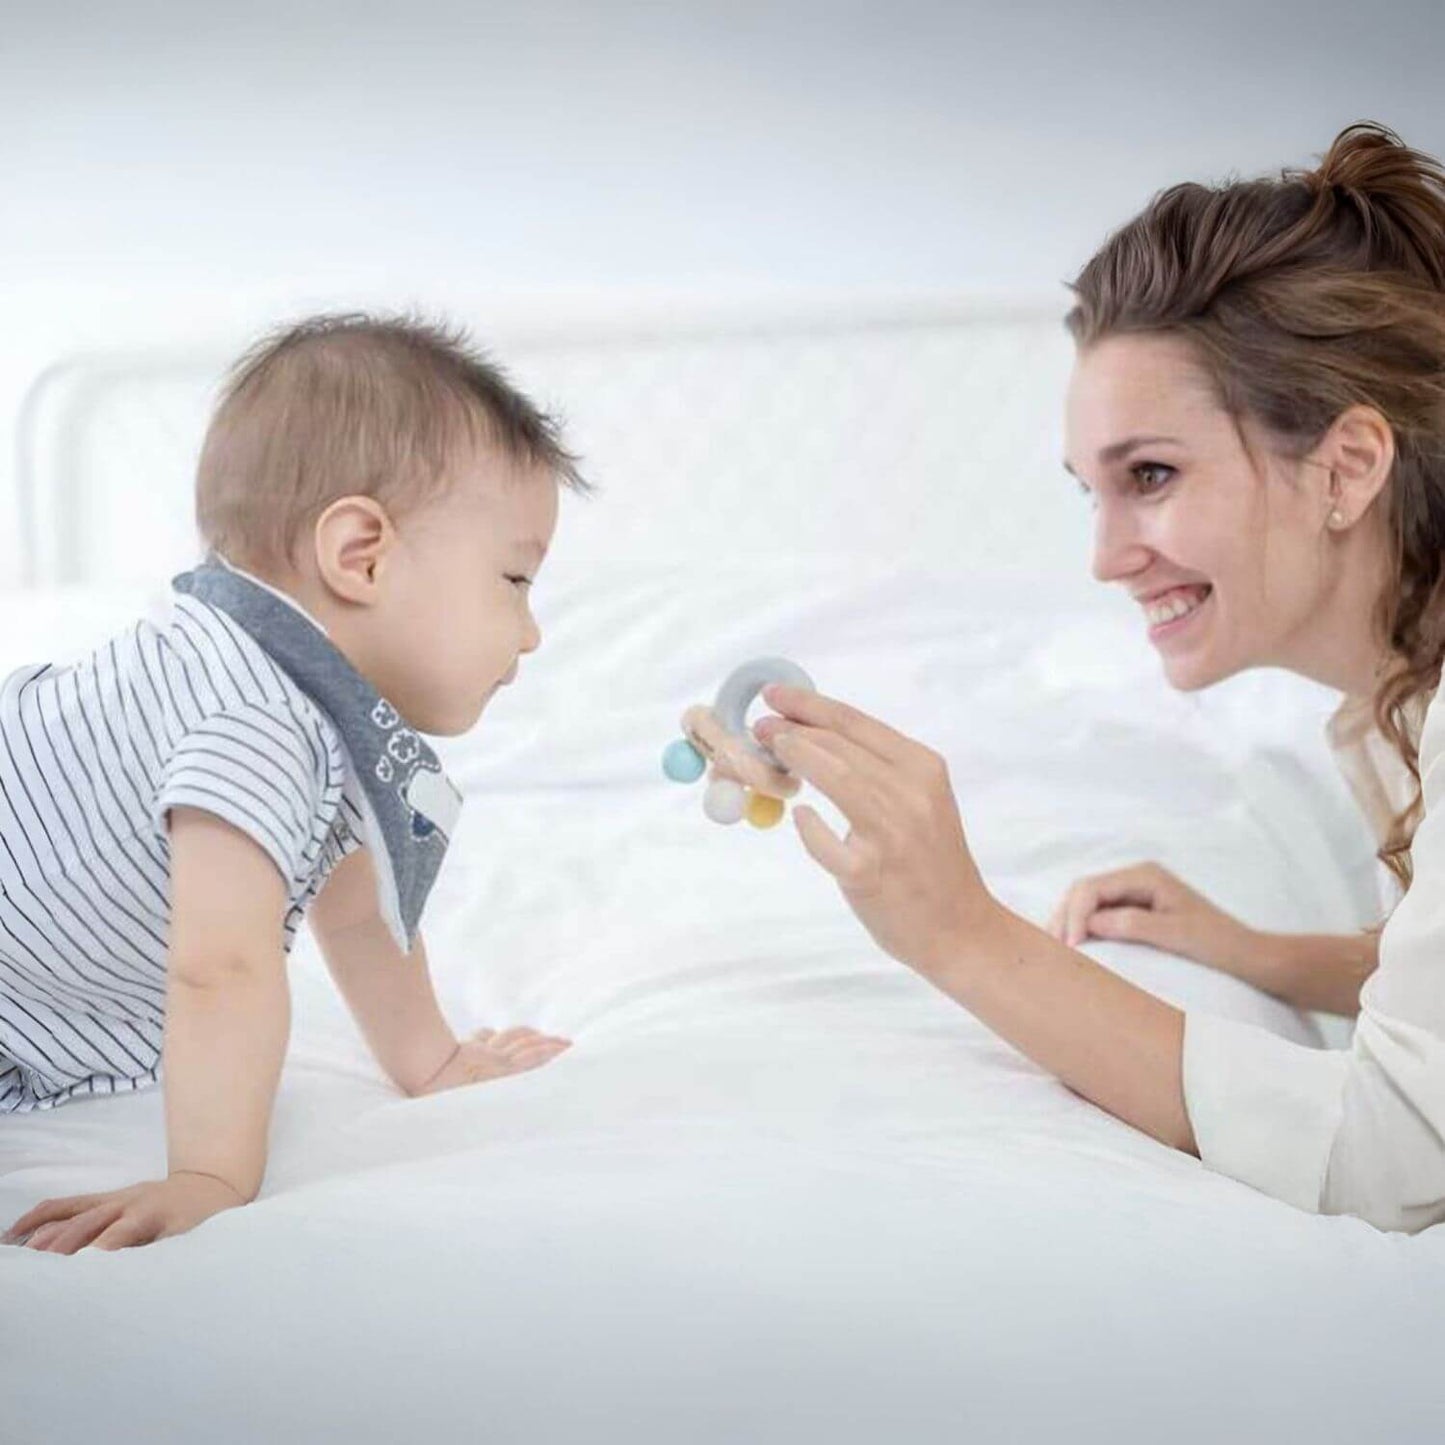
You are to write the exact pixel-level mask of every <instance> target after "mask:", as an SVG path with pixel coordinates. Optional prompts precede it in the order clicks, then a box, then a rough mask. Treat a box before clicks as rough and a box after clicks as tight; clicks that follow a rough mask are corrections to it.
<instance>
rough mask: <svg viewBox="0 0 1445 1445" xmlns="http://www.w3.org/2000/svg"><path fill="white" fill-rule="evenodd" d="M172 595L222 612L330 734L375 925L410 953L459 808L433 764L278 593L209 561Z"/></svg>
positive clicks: (182, 579) (427, 751)
mask: <svg viewBox="0 0 1445 1445" xmlns="http://www.w3.org/2000/svg"><path fill="white" fill-rule="evenodd" d="M171 585H172V586H173V587H174V588H175V589H176V591H177V592H184V593H187V594H188V595H189V596H191V597H194V598H195V599H196V600H197V601H198V602H204V603H205V604H206V605H207V606H208V607H214V608H215V609H216V610H217V611H218V612H224V613H225V614H226V616H227V617H229V618H230V619H231V620H232V621H233V622H234V623H235V624H236V625H237V626H238V627H240V628H241V630H242V631H244V632H245V633H247V634H248V635H249V636H250V637H251V639H252V640H253V641H254V642H255V643H256V645H257V646H258V647H260V648H261V650H262V651H263V652H265V653H266V655H267V656H268V657H270V658H271V660H272V661H273V662H274V663H275V664H276V665H277V666H278V667H279V668H280V669H281V670H282V671H283V672H285V673H286V674H287V675H288V676H289V677H290V678H291V680H292V681H293V682H294V683H295V684H296V686H297V687H299V688H300V689H301V691H302V692H304V693H305V694H306V696H307V697H309V698H310V699H311V701H312V702H314V703H315V704H316V706H317V707H318V708H320V709H321V711H322V712H323V713H325V714H326V716H327V718H328V719H329V721H330V722H331V725H332V726H333V727H334V728H335V729H336V732H337V735H338V736H339V737H340V739H341V746H342V748H343V749H344V750H345V753H346V759H347V763H348V764H349V766H350V768H351V772H352V774H353V775H354V776H355V778H356V780H357V782H358V783H359V784H360V786H361V803H362V816H363V818H364V819H365V821H366V832H367V837H366V838H365V840H364V841H365V842H366V844H367V846H368V847H369V848H370V849H371V854H372V864H373V866H374V868H375V869H376V880H377V890H378V895H379V896H378V900H377V901H378V903H379V905H380V908H381V916H382V917H383V918H384V919H385V920H386V925H387V927H388V928H389V929H390V930H391V933H392V936H393V937H394V938H395V939H396V941H397V944H398V945H399V946H400V947H401V948H403V949H405V950H407V951H408V952H409V951H410V949H411V946H412V944H413V943H414V942H415V940H416V931H417V926H418V924H419V923H420V921H421V914H422V909H423V908H424V907H425V906H426V900H427V895H428V894H429V893H430V892H431V887H432V884H433V883H434V882H435V881H436V876H437V870H438V869H439V868H440V867H441V864H442V859H443V858H444V857H445V856H446V851H447V843H448V841H449V839H450V837H451V835H452V833H453V832H454V831H455V830H456V823H457V817H458V815H459V814H460V812H461V806H462V799H461V794H460V793H458V792H457V790H456V788H455V787H454V786H453V784H452V782H451V780H450V779H449V778H448V777H447V775H446V774H445V773H444V772H443V771H442V766H441V763H440V762H439V761H438V759H437V755H436V754H435V753H434V752H433V751H432V749H431V748H430V747H429V746H428V745H427V744H426V742H425V741H423V739H422V738H421V737H420V735H419V734H418V733H417V732H416V731H415V730H414V729H412V728H409V727H408V726H407V725H406V723H405V721H404V720H403V719H402V718H401V716H400V715H399V714H398V713H397V710H396V709H395V708H394V707H393V706H392V705H391V704H390V703H389V702H387V700H386V699H385V698H384V697H382V695H381V694H380V693H379V692H377V690H376V689H375V688H374V687H373V686H372V685H371V684H370V683H369V682H367V680H366V679H365V678H364V677H363V676H362V675H361V674H360V673H359V672H358V671H357V670H356V669H355V668H354V667H353V666H352V665H351V664H350V663H349V662H348V661H347V660H346V658H345V657H344V656H343V655H342V653H341V651H340V649H339V648H338V647H337V646H336V644H335V643H333V642H332V641H331V639H330V638H328V637H327V636H326V634H325V633H324V632H323V631H322V630H321V628H320V627H319V626H318V625H317V624H316V623H315V622H313V621H312V620H311V619H310V618H309V617H308V616H307V615H306V613H305V612H303V611H302V610H301V608H300V607H298V606H297V605H296V604H295V603H294V602H292V601H290V600H289V599H288V598H286V597H284V596H283V595H282V594H281V593H279V592H275V591H273V590H272V589H271V588H269V587H267V586H266V585H265V584H264V583H261V582H258V581H256V580H255V579H253V578H251V577H248V576H247V575H246V574H245V573H244V572H239V571H237V570H236V569H235V568H234V567H231V566H230V565H229V564H227V563H226V562H224V561H222V560H221V559H219V558H215V557H212V558H209V559H207V561H206V562H205V563H203V564H202V565H201V566H200V567H197V568H196V569H195V570H194V571H192V572H183V573H182V574H181V575H180V576H179V577H177V578H176V579H175V580H174V581H173V582H172V583H171Z"/></svg>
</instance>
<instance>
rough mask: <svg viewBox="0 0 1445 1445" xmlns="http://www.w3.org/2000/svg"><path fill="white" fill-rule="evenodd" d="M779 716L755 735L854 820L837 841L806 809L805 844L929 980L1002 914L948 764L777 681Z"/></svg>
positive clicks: (798, 820) (882, 943)
mask: <svg viewBox="0 0 1445 1445" xmlns="http://www.w3.org/2000/svg"><path fill="white" fill-rule="evenodd" d="M763 698H764V700H765V701H766V702H767V703H768V704H769V705H770V706H771V707H773V708H775V709H776V710H777V711H778V712H779V713H780V714H781V716H780V717H765V718H763V719H762V720H761V721H760V722H759V723H758V724H757V726H756V727H755V729H754V732H755V733H756V734H757V736H758V738H759V739H760V740H761V741H762V742H763V743H764V744H765V746H767V747H768V748H770V749H771V750H772V751H773V752H774V753H775V754H776V755H777V757H778V758H779V759H780V761H782V762H783V763H784V764H785V765H786V767H787V768H788V771H789V773H791V774H794V775H796V777H798V778H802V779H804V780H805V781H807V782H809V783H811V784H812V785H813V786H814V787H815V788H817V789H818V791H819V792H821V793H823V794H824V795H825V796H826V797H828V798H830V799H831V800H832V801H833V802H834V803H835V804H836V805H837V806H838V808H839V810H840V811H841V812H842V813H843V816H844V817H845V818H846V819H847V820H848V823H849V831H848V836H847V837H846V838H839V837H838V835H837V834H836V833H834V832H833V830H832V829H831V828H830V827H828V825H827V824H826V823H824V822H823V820H822V819H821V818H820V817H819V816H818V814H817V812H816V811H815V810H814V809H812V808H810V807H808V806H807V805H806V804H804V805H800V806H798V807H796V808H794V809H793V822H794V824H795V825H796V826H797V829H798V832H799V834H800V835H801V837H802V840H803V845H804V846H805V847H806V848H807V850H808V852H809V853H811V854H812V856H813V857H814V859H816V860H817V862H818V863H820V864H821V865H822V866H823V867H824V868H825V869H827V871H828V872H829V873H831V874H832V875H833V877H834V878H835V879H837V881H838V884H839V886H840V887H841V888H842V890H843V896H844V898H846V899H847V901H848V905H849V906H850V907H851V908H852V910H853V912H854V913H856V914H857V915H858V918H859V920H860V921H861V922H862V923H863V925H864V927H865V928H867V929H868V931H869V933H871V934H872V935H873V937H874V939H875V940H876V941H877V943H878V945H879V947H880V948H882V949H884V951H885V952H887V953H890V954H892V955H893V957H894V958H896V959H898V960H899V961H900V962H901V963H906V964H908V965H909V966H910V967H912V968H915V969H917V970H918V971H919V972H920V973H922V974H924V975H925V976H929V975H932V974H935V973H937V972H938V971H940V970H941V969H943V968H944V967H946V966H947V964H948V963H949V962H950V961H951V960H952V959H954V958H955V957H957V955H958V954H959V952H960V951H961V950H960V944H961V941H963V940H966V939H967V938H968V937H969V936H970V935H971V934H972V933H973V932H975V931H976V930H977V929H978V928H979V927H980V925H981V924H982V923H984V922H985V921H987V920H991V919H992V918H993V917H994V915H995V914H997V913H998V912H999V911H1000V910H999V906H998V905H997V904H996V903H995V902H994V900H993V899H992V897H991V896H990V895H989V893H988V890H987V889H986V888H985V887H984V884H983V880H982V878H980V876H979V872H978V869H977V867H976V866H975V864H974V861H973V857H972V855H971V854H970V853H969V849H968V842H967V840H966V839H965V837H964V832H963V823H962V821H961V820H960V818H959V815H958V805H957V803H956V802H955V801H954V797H953V789H952V787H951V785H950V783H949V778H948V766H947V764H946V763H945V762H944V760H943V759H942V758H941V757H940V756H939V755H938V754H937V753H935V752H933V751H932V750H931V749H929V748H926V747H924V746H923V744H921V743H917V742H914V741H913V740H912V739H911V738H907V737H904V736H903V735H902V734H901V733H897V732H895V731H894V730H893V729H892V728H890V727H887V726H885V725H884V724H883V723H881V722H879V721H877V720H876V719H875V718H871V717H869V716H868V715H867V714H866V713H862V712H859V711H858V710H857V709H856V708H853V707H849V706H848V705H847V704H846V703H842V702H838V701H836V700H835V699H833V698H829V697H824V696H823V695H822V694H821V693H815V692H808V691H806V690H805V689H802V688H796V687H787V686H783V685H781V684H772V685H770V686H769V687H767V688H766V689H764V691H763Z"/></svg>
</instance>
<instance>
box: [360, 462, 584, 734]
mask: <svg viewBox="0 0 1445 1445" xmlns="http://www.w3.org/2000/svg"><path fill="white" fill-rule="evenodd" d="M557 493H558V487H557V482H556V480H555V479H554V478H553V477H552V476H551V474H550V473H549V472H547V471H545V470H543V469H540V468H532V469H527V468H525V467H523V466H521V465H520V464H518V463H513V462H509V461H507V460H506V459H504V458H502V457H500V456H497V455H495V454H491V453H483V454H481V455H479V456H474V457H471V458H469V459H468V460H467V461H466V462H465V464H464V465H462V466H460V467H459V469H458V472H457V475H456V476H454V477H453V478H452V479H451V481H450V484H449V485H448V486H447V487H445V488H444V489H443V490H442V492H441V494H440V495H439V496H438V497H437V498H435V499H434V500H433V501H431V502H428V503H427V504H425V505H423V506H422V507H420V508H418V509H417V510H416V511H414V512H411V513H409V514H408V515H407V516H406V517H405V518H403V519H402V520H401V521H400V523H399V524H398V526H397V546H396V553H395V555H394V557H393V558H392V559H391V563H390V565H389V568H388V573H389V575H388V577H387V586H386V589H385V599H384V601H383V603H382V605H381V606H380V607H379V608H378V610H377V615H376V616H375V617H374V619H373V621H374V625H375V627H376V628H377V634H378V635H377V637H376V639H375V640H376V642H377V644H378V646H377V649H376V651H375V652H374V653H373V657H374V658H375V660H376V663H377V667H376V671H378V672H379V673H382V674H384V675H381V676H377V677H376V678H375V679H374V680H375V681H376V682H377V683H378V685H379V687H380V690H381V692H382V693H383V695H385V696H386V697H388V698H389V699H390V700H391V701H392V702H393V703H395V704H396V706H397V708H398V709H399V710H400V712H401V714H402V716H403V717H405V718H406V719H407V721H408V722H409V723H411V725H412V726H413V727H415V728H418V729H419V730H420V731H422V732H427V733H433V734H437V735H441V736H452V735H455V734H457V733H462V732H465V731H466V730H467V729H468V728H470V727H471V726H472V725H473V724H474V723H475V722H476V721H477V719H478V718H479V717H480V716H481V714H482V710H483V709H484V708H485V707H486V705H487V702H488V701H489V700H490V698H491V697H492V695H493V694H494V693H495V692H496V690H497V689H498V688H499V687H502V686H505V685H506V684H507V683H509V682H511V681H512V679H513V678H514V677H515V676H516V675H517V664H518V662H519V660H520V659H521V657H522V655H523V654H524V653H528V652H535V651H536V649H537V648H538V647H539V646H540V645H541V641H542V634H541V632H540V631H539V629H538V627H537V623H536V620H535V619H534V618H533V616H532V609H531V601H530V598H529V596H528V594H529V592H530V590H531V586H532V582H533V580H534V579H535V577H536V575H537V572H538V569H539V568H540V567H541V565H542V561H543V558H544V557H545V556H546V553H547V548H548V547H549V546H550V545H551V541H552V534H553V532H554V531H555V529H556V525H557Z"/></svg>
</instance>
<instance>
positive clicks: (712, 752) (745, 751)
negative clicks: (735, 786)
mask: <svg viewBox="0 0 1445 1445" xmlns="http://www.w3.org/2000/svg"><path fill="white" fill-rule="evenodd" d="M682 730H683V732H685V733H686V734H687V736H688V737H689V738H690V739H691V740H692V743H693V746H694V747H696V748H697V749H698V751H699V752H701V753H702V754H703V756H704V757H706V758H707V759H708V761H709V762H710V763H711V764H712V766H713V773H712V776H714V777H718V776H721V777H725V778H731V779H732V780H733V781H734V782H738V783H742V784H743V785H744V786H745V787H749V788H751V789H752V790H753V791H754V792H757V793H764V794H766V795H767V796H768V797H770V798H791V797H792V796H793V794H794V793H796V792H797V791H798V786H799V784H798V780H797V778H795V777H793V776H792V774H791V773H785V772H783V771H782V770H781V769H780V768H775V767H772V766H771V765H770V764H768V763H767V762H765V761H764V760H763V759H762V758H760V757H758V756H757V755H756V754H755V753H753V752H752V751H751V750H750V749H749V748H748V746H747V745H746V743H744V742H743V740H742V739H741V738H739V737H736V736H735V735H734V734H732V733H730V732H728V730H727V729H726V728H725V727H723V725H722V723H720V722H719V721H718V717H717V714H716V713H715V712H713V710H712V709H711V708H710V707H701V706H698V707H690V708H688V710H687V711H686V712H685V713H684V714H683V716H682Z"/></svg>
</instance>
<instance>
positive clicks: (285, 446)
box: [196, 312, 590, 571]
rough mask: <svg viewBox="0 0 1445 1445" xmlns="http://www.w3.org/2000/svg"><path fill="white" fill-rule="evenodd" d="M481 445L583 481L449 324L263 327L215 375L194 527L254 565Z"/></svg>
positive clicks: (345, 320) (548, 425)
mask: <svg viewBox="0 0 1445 1445" xmlns="http://www.w3.org/2000/svg"><path fill="white" fill-rule="evenodd" d="M485 449H490V450H493V451H495V452H498V453H500V454H501V455H502V456H503V457H504V458H505V459H506V460H508V461H510V462H513V463H516V464H520V465H521V466H522V467H525V468H535V469H538V470H542V471H546V472H548V473H550V474H551V475H552V476H553V477H554V478H556V480H557V481H558V482H560V483H561V484H562V485H564V486H566V487H569V488H571V489H572V490H573V491H577V492H587V491H589V490H590V487H589V485H588V483H587V482H586V481H585V480H584V479H583V477H582V476H581V474H580V473H579V471H578V468H577V458H576V457H575V456H574V455H573V454H572V453H571V452H569V451H568V450H567V448H566V447H565V446H564V445H563V443H562V437H561V432H560V428H559V426H558V424H557V422H556V421H555V419H554V418H552V417H551V416H549V415H548V414H547V413H545V412H543V411H542V410H540V409H539V408H538V407H537V406H536V405H535V404H534V403H533V402H532V401H530V400H529V399H528V398H527V397H526V396H524V395H523V394H522V393H521V392H520V391H518V390H517V389H516V387H514V386H513V385H512V383H511V382H510V381H509V380H508V379H507V377H506V375H505V373H504V372H503V371H502V370H501V369H500V368H499V367H497V366H495V365H494V364H493V363H492V362H490V361H488V360H487V359H486V358H485V357H484V356H483V355H481V353H480V352H478V351H477V350H476V349H475V348H474V347H473V346H472V345H471V344H470V343H469V341H468V339H467V337H466V335H465V333H464V332H463V331H461V330H460V329H457V328H453V327H448V326H443V325H440V324H437V323H433V322H428V321H424V320H420V319H417V318H414V317H406V316H373V315H367V314H364V313H359V312H356V313H346V314H332V315H323V316H313V317H309V318H307V319H306V320H303V321H299V322H295V323H293V324H290V325H287V326H284V327H281V328H279V329H278V330H276V331H274V332H271V333H270V334H269V335H266V336H263V337H262V338H261V339H260V340H259V341H258V342H256V344H255V345H254V346H252V347H251V348H250V349H249V350H248V351H247V352H246V353H245V355H243V356H242V357H241V359H240V360H239V361H238V362H237V363H236V365H235V366H234V367H233V368H232V370H231V372H230V374H229V376H228V377H227V380H226V383H225V386H224V388H223V390H222V393H221V398H220V402H219V404H218V406H217V407H216V411H215V414H214V416H213V417H212V418H211V424H210V427H209V428H208V429H207V432H206V437H205V441H204V443H203V445H202V448H201V459H200V464H199V467H198V470H197V476H196V522H197V526H198V527H199V530H200V534H201V538H202V540H203V541H204V542H205V543H206V545H207V546H208V547H211V548H213V549H214V550H216V551H219V552H220V553H222V554H223V555H224V556H226V557H227V558H229V559H231V560H232V561H235V562H236V563H238V564H240V565H242V566H247V567H250V568H252V569H254V570H259V571H267V570H270V569H272V568H274V567H279V566H284V565H285V564H287V563H288V562H290V561H291V560H292V558H293V557H294V553H295V549H296V545H297V543H298V541H299V540H300V539H301V537H302V535H303V533H304V532H305V529H306V528H307V527H308V526H310V525H312V524H313V523H314V522H315V521H316V519H317V518H318V517H319V516H320V515H321V514H322V512H324V511H325V510H326V508H327V507H328V506H329V505H330V504H331V503H332V502H334V501H336V500H337V499H338V498H340V497H347V496H366V497H372V498H374V499H375V500H377V501H378V502H380V503H382V505H383V506H385V507H386V509H387V511H388V512H389V513H390V514H391V515H392V517H393V519H396V518H398V517H400V516H402V515H404V513H405V512H406V511H407V510H408V509H409V508H412V507H415V506H417V505H419V504H421V503H423V502H425V501H427V500H428V499H430V498H431V497H433V496H435V495H436V494H437V492H438V491H439V490H440V489H441V487H442V486H443V485H444V484H445V482H446V480H447V476H448V471H449V468H450V467H451V466H452V465H453V464H455V462H456V461H457V459H458V457H465V456H466V455H467V454H468V453H475V452H477V451H479V450H485Z"/></svg>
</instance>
